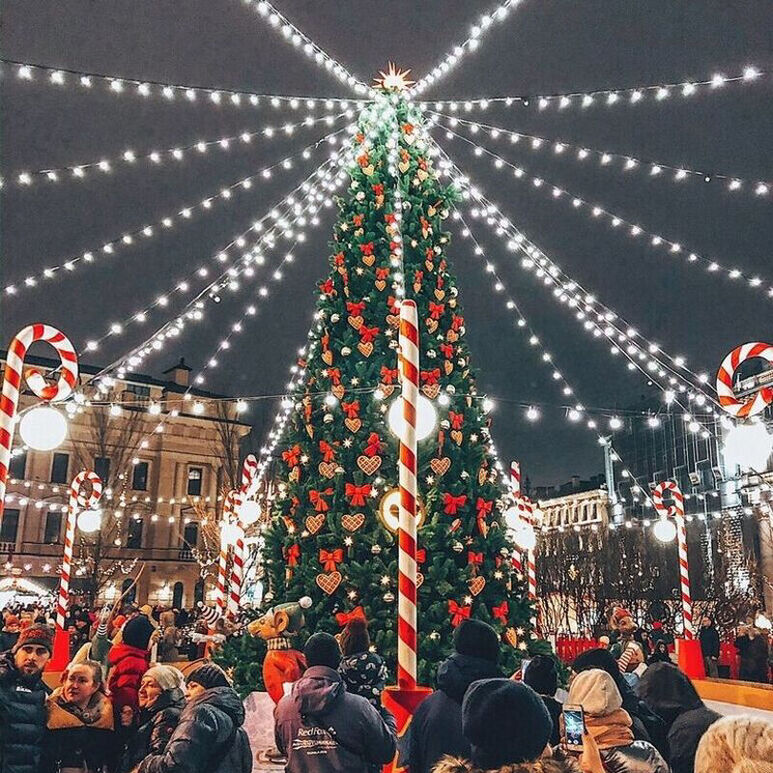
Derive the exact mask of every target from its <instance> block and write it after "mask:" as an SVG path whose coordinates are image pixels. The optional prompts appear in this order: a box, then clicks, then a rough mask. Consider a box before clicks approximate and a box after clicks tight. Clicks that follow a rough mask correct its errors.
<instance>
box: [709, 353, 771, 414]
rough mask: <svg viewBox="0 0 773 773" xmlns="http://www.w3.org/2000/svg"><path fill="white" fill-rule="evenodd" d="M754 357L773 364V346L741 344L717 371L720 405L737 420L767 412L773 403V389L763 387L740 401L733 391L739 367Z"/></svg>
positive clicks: (723, 361)
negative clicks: (734, 379)
mask: <svg viewBox="0 0 773 773" xmlns="http://www.w3.org/2000/svg"><path fill="white" fill-rule="evenodd" d="M753 357H761V358H762V359H764V360H767V361H768V362H771V363H773V344H763V343H757V342H755V343H748V344H741V345H740V346H737V347H736V348H735V349H733V351H732V352H730V353H729V354H728V355H727V357H725V359H724V360H722V364H721V365H720V366H719V370H718V371H717V395H718V396H719V404H720V406H722V408H724V409H725V410H726V411H727V412H728V413H729V414H730V415H731V416H735V417H736V418H737V419H747V418H748V417H749V416H755V415H756V414H758V413H761V412H762V411H764V410H765V408H767V407H768V406H769V405H770V404H771V403H773V387H769V386H767V387H763V388H762V389H760V391H759V392H757V393H756V394H754V395H752V396H751V397H748V398H746V399H745V400H739V399H738V398H737V397H736V396H735V391H734V390H733V376H734V375H735V372H736V370H738V366H739V365H740V364H741V363H742V362H745V361H746V360H750V359H752V358H753Z"/></svg>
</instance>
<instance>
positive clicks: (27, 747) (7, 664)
mask: <svg viewBox="0 0 773 773" xmlns="http://www.w3.org/2000/svg"><path fill="white" fill-rule="evenodd" d="M48 693H49V690H48V688H47V687H46V686H45V684H43V680H42V679H41V678H40V677H39V676H35V677H28V676H25V675H24V674H22V673H20V672H19V671H18V669H17V668H16V665H15V664H14V661H13V655H12V654H11V653H10V652H4V653H3V654H2V655H0V773H37V770H38V765H39V762H40V750H41V746H42V743H43V734H44V733H45V730H46V697H47V695H48Z"/></svg>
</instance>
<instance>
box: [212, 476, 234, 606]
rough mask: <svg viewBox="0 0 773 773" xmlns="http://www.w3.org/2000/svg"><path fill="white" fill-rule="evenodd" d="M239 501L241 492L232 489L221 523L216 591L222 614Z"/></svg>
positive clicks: (226, 497)
mask: <svg viewBox="0 0 773 773" xmlns="http://www.w3.org/2000/svg"><path fill="white" fill-rule="evenodd" d="M238 503H239V492H238V491H236V490H235V489H231V491H229V492H228V493H227V494H226V495H225V501H224V502H223V520H222V523H221V525H220V553H219V555H218V558H217V585H216V591H215V604H217V608H218V609H219V610H220V612H221V614H225V611H226V606H227V602H228V595H227V591H226V585H227V583H228V571H227V570H228V553H229V552H230V549H231V546H230V544H229V543H228V537H229V536H230V531H231V522H232V521H233V519H234V516H235V513H236V508H237V506H238Z"/></svg>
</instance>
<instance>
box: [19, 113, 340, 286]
mask: <svg viewBox="0 0 773 773" xmlns="http://www.w3.org/2000/svg"><path fill="white" fill-rule="evenodd" d="M343 131H345V128H344V129H339V130H338V131H336V132H332V133H330V134H326V135H325V136H324V137H321V138H320V139H318V140H317V141H316V142H313V143H311V144H310V145H307V146H306V147H305V148H303V150H301V151H299V152H298V153H295V154H293V155H292V156H288V157H287V158H284V159H282V160H281V161H277V162H276V163H275V164H271V165H270V166H267V167H264V168H263V169H261V170H260V171H259V172H256V173H255V174H252V175H250V176H248V177H244V178H242V179H240V180H237V181H236V182H234V183H230V184H229V185H226V186H224V187H222V188H220V190H219V191H217V192H212V193H210V194H209V195H208V196H206V197H205V198H203V199H202V200H201V201H200V202H199V203H198V204H190V205H188V206H183V207H182V208H181V209H179V210H178V211H177V212H176V213H175V215H174V216H166V217H162V218H160V219H158V220H156V221H155V222H154V223H153V224H149V225H141V226H135V227H134V228H132V229H130V230H128V231H126V232H124V233H123V234H121V235H120V236H116V237H113V238H111V239H109V240H108V241H106V242H105V243H104V244H103V245H102V246H101V247H93V248H91V249H89V250H86V251H85V252H83V253H82V254H80V255H74V256H72V257H69V258H60V259H59V262H57V263H56V264H54V265H52V266H49V267H47V268H44V269H43V270H42V271H41V272H39V273H38V274H31V275H29V276H27V277H26V278H25V279H24V280H22V281H20V282H17V283H15V284H9V285H6V286H5V288H4V294H5V296H6V297H12V296H15V295H17V294H18V293H19V292H20V291H21V290H22V289H31V288H34V287H37V286H38V284H40V283H41V282H42V281H44V280H50V279H53V278H54V277H56V276H57V275H62V276H67V275H68V274H69V273H72V272H73V271H74V270H75V269H76V268H78V267H79V266H81V265H89V264H92V263H94V262H95V261H96V260H97V259H98V258H100V257H104V256H106V255H113V254H115V252H116V251H117V250H119V249H122V248H125V247H128V246H130V245H132V244H134V243H135V241H136V240H137V239H140V238H142V239H144V240H149V239H152V238H153V237H154V236H157V235H158V234H159V233H163V232H164V231H167V230H169V229H171V228H173V227H174V226H175V225H177V224H179V223H184V222H185V221H187V220H190V219H191V217H193V215H194V214H196V213H202V214H203V213H205V212H208V211H209V210H211V209H212V207H213V205H214V204H215V203H219V204H223V203H225V204H227V203H229V202H230V200H231V199H232V198H233V195H234V193H235V192H241V191H244V190H249V189H251V188H252V187H253V185H254V183H256V182H262V181H263V180H268V179H270V178H271V177H272V176H273V173H274V172H275V171H277V170H288V169H293V168H294V164H295V162H296V161H297V160H298V158H301V159H303V160H306V159H308V158H310V157H311V154H312V152H313V151H314V150H315V149H316V148H318V147H319V146H320V145H322V144H324V143H329V142H330V138H331V137H337V136H338V135H339V134H340V133H341V132H343Z"/></svg>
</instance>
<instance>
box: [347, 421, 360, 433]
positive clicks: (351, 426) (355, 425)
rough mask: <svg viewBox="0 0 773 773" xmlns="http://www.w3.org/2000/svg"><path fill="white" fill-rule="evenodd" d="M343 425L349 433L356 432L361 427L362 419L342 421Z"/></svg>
mask: <svg viewBox="0 0 773 773" xmlns="http://www.w3.org/2000/svg"><path fill="white" fill-rule="evenodd" d="M344 424H345V425H346V429H348V430H349V432H358V431H359V429H360V427H361V426H362V419H349V418H347V419H344Z"/></svg>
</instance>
